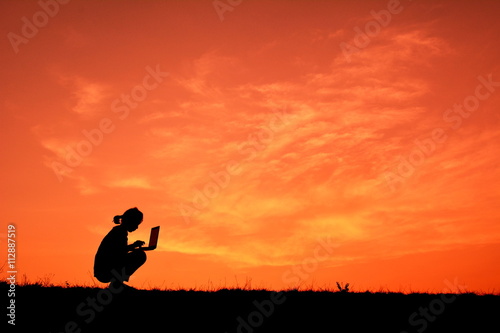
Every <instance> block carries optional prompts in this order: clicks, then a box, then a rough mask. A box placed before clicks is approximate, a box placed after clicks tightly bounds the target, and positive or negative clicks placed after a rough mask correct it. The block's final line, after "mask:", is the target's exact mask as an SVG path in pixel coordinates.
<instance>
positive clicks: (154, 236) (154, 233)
mask: <svg viewBox="0 0 500 333" xmlns="http://www.w3.org/2000/svg"><path fill="white" fill-rule="evenodd" d="M159 234H160V227H154V228H151V236H149V246H148V247H150V248H153V249H154V248H156V245H158V235H159Z"/></svg>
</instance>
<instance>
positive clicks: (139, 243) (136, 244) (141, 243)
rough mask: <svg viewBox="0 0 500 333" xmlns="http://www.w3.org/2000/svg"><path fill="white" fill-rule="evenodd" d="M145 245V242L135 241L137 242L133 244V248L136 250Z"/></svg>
mask: <svg viewBox="0 0 500 333" xmlns="http://www.w3.org/2000/svg"><path fill="white" fill-rule="evenodd" d="M144 244H146V243H145V242H143V241H140V240H138V241H135V242H134V243H133V244H132V246H133V247H134V248H137V247H141V246H143V245H144Z"/></svg>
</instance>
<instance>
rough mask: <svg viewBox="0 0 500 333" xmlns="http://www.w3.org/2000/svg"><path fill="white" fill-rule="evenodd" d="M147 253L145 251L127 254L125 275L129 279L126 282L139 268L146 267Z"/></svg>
mask: <svg viewBox="0 0 500 333" xmlns="http://www.w3.org/2000/svg"><path fill="white" fill-rule="evenodd" d="M146 259H147V257H146V252H144V251H143V250H140V249H138V250H134V251H132V252H130V253H127V256H126V259H125V262H126V263H125V273H126V275H127V278H126V279H125V281H128V278H129V277H130V276H131V275H132V274H134V273H135V271H136V270H137V269H139V267H141V266H142V265H144V263H145V262H146Z"/></svg>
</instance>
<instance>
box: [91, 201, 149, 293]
mask: <svg viewBox="0 0 500 333" xmlns="http://www.w3.org/2000/svg"><path fill="white" fill-rule="evenodd" d="M142 219H143V214H142V212H141V211H140V210H139V209H137V207H134V208H130V209H128V210H127V211H126V212H125V213H123V215H117V216H115V217H114V218H113V222H114V223H115V224H119V225H118V226H116V227H114V228H113V229H111V231H110V232H109V233H108V234H107V235H106V236H105V237H104V239H103V240H102V242H101V245H99V249H98V250H97V253H96V255H95V260H94V276H95V277H96V278H97V279H98V280H99V281H101V282H103V283H108V282H111V283H116V284H117V285H123V281H128V279H129V277H130V276H131V275H132V274H134V272H135V271H136V270H137V269H138V268H139V267H141V266H142V265H143V264H144V263H145V262H146V253H144V251H143V250H141V249H140V248H139V247H140V246H142V245H144V242H143V241H136V242H134V243H133V244H130V245H129V244H128V238H127V235H128V233H129V232H133V231H135V230H137V228H138V227H139V224H141V222H142Z"/></svg>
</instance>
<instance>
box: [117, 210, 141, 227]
mask: <svg viewBox="0 0 500 333" xmlns="http://www.w3.org/2000/svg"><path fill="white" fill-rule="evenodd" d="M143 217H144V215H143V214H142V212H141V211H140V210H139V209H137V207H134V208H130V209H128V210H127V211H126V212H125V213H123V215H116V216H115V217H114V218H113V222H114V223H115V224H121V225H123V226H124V227H125V228H126V229H127V231H135V230H137V228H138V227H139V224H141V222H142V219H143Z"/></svg>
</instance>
